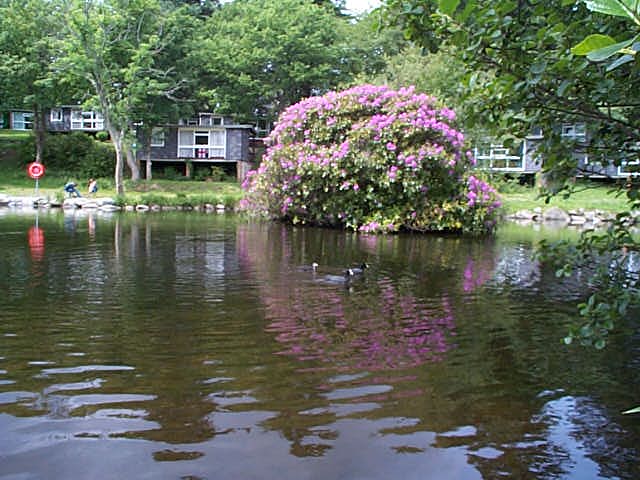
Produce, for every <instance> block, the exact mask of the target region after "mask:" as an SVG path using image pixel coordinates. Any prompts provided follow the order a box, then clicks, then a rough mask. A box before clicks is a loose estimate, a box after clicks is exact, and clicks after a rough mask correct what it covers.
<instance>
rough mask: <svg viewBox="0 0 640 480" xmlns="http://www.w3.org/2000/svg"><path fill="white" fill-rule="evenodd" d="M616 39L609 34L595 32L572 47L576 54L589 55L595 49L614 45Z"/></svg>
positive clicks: (572, 51)
mask: <svg viewBox="0 0 640 480" xmlns="http://www.w3.org/2000/svg"><path fill="white" fill-rule="evenodd" d="M615 43H616V41H615V40H614V39H613V38H611V37H610V36H609V35H601V34H599V33H594V34H592V35H589V36H588V37H587V38H585V39H584V40H582V41H581V42H580V43H579V44H577V45H576V46H575V47H573V48H572V49H571V53H573V54H574V55H588V54H589V53H591V52H593V51H594V50H600V49H602V48H605V47H609V46H611V45H614V44H615Z"/></svg>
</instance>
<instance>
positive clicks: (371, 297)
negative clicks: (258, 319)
mask: <svg viewBox="0 0 640 480" xmlns="http://www.w3.org/2000/svg"><path fill="white" fill-rule="evenodd" d="M267 230H268V229H267ZM271 231H272V230H271ZM286 232H287V230H286V229H283V230H281V233H282V234H283V235H286ZM265 233H266V232H264V231H260V230H256V231H250V230H245V229H243V228H239V229H238V237H237V248H238V258H239V261H240V263H241V265H243V266H244V267H247V268H248V269H249V271H251V272H252V273H251V274H252V275H258V276H259V277H260V278H259V282H258V284H259V290H260V299H261V301H262V304H263V305H264V315H265V320H266V321H267V326H266V327H265V330H266V331H267V332H268V333H270V334H273V335H274V337H275V340H276V341H277V342H278V343H279V344H280V345H281V348H280V349H279V351H277V352H276V353H277V354H279V355H284V356H289V357H293V358H295V359H296V360H299V361H309V362H313V363H312V364H310V365H305V368H311V369H329V370H334V371H335V370H337V371H353V370H362V369H366V370H383V369H397V368H406V367H412V366H417V365H422V364H424V363H427V362H435V361H439V360H441V359H442V358H443V355H444V354H445V353H446V352H447V351H449V350H450V349H451V348H452V347H453V345H452V343H451V337H453V336H455V328H456V326H455V321H454V318H453V309H452V308H451V306H450V304H449V299H448V297H447V296H446V294H444V295H441V296H440V298H439V300H436V301H435V303H434V302H433V300H434V299H433V298H431V299H429V303H428V304H427V303H426V302H425V301H423V300H422V299H420V298H419V297H417V296H415V295H414V294H413V293H412V292H411V291H410V290H407V289H406V288H403V287H401V286H399V285H398V284H396V283H395V282H393V281H392V280H391V279H389V278H384V277H383V278H379V279H377V281H376V282H375V283H372V284H370V285H369V286H368V287H367V290H366V292H362V294H361V295H349V294H346V293H345V289H344V285H343V284H333V285H332V284H326V283H319V282H315V281H312V280H311V279H310V277H309V276H308V273H306V274H304V276H302V277H300V278H299V280H300V281H296V280H295V279H294V280H293V281H292V278H291V271H292V267H291V266H290V261H291V258H292V255H293V254H292V252H291V250H290V245H291V242H290V241H288V239H286V238H283V239H282V242H280V243H279V246H278V243H277V242H267V241H266V240H265V238H266V237H267V236H268V235H265ZM360 239H362V238H360ZM375 239H376V237H371V239H370V241H371V242H373V243H375ZM273 259H281V263H279V265H280V269H281V270H277V271H274V270H273V266H274V265H276V264H275V263H274V261H273ZM288 265H289V266H288ZM287 272H288V273H287ZM374 278H375V277H371V279H372V282H373V279H374Z"/></svg>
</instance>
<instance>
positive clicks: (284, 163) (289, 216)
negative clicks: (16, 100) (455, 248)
mask: <svg viewBox="0 0 640 480" xmlns="http://www.w3.org/2000/svg"><path fill="white" fill-rule="evenodd" d="M269 140H270V143H271V146H270V148H269V150H268V152H267V155H266V156H265V158H264V160H263V163H262V165H261V166H260V168H259V169H258V170H257V172H255V171H254V172H250V174H249V175H248V177H247V182H246V184H245V186H246V188H247V189H248V194H247V198H246V199H245V202H244V208H245V209H246V210H248V211H250V212H252V213H260V214H265V215H267V216H270V217H272V218H278V219H281V220H285V221H288V222H292V223H310V224H314V225H322V226H331V227H340V228H348V229H353V230H357V231H361V232H394V231H398V230H401V229H403V230H416V231H435V230H438V231H443V230H444V231H465V232H473V233H483V232H487V231H491V230H492V229H493V227H494V225H495V215H496V209H497V207H499V202H498V201H497V199H496V196H495V190H494V189H493V188H491V187H490V186H489V185H488V184H487V183H486V182H484V181H482V180H481V179H479V178H476V177H474V176H473V175H469V172H468V170H469V168H470V167H471V165H472V158H471V153H470V152H465V151H464V149H463V135H462V134H461V133H460V132H459V131H458V130H456V129H455V113H454V112H453V111H452V110H450V109H448V108H446V107H443V106H441V105H440V104H439V103H438V102H437V100H436V99H435V98H434V97H429V96H427V95H425V94H416V93H415V92H414V90H413V88H405V89H401V90H398V91H394V90H391V89H390V88H388V87H374V86H372V85H362V86H358V87H354V88H352V89H349V90H346V91H343V92H340V93H336V92H329V93H328V94H326V95H324V96H322V97H311V98H308V99H306V100H304V101H302V102H300V103H298V104H296V105H293V106H292V107H290V108H288V109H287V110H285V112H283V114H282V115H281V116H280V118H279V121H278V126H277V127H276V129H275V130H274V131H273V133H272V135H271V137H270V139H269Z"/></svg>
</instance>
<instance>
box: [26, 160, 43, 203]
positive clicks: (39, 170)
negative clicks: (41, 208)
mask: <svg viewBox="0 0 640 480" xmlns="http://www.w3.org/2000/svg"><path fill="white" fill-rule="evenodd" d="M27 173H28V174H29V176H30V177H31V178H33V179H34V180H35V181H36V195H38V180H39V179H40V177H42V176H43V175H44V165H43V164H41V163H40V162H32V163H30V164H29V165H27Z"/></svg>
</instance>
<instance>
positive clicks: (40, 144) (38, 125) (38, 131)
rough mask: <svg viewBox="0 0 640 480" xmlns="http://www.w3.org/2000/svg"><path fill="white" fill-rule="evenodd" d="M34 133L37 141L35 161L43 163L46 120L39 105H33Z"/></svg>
mask: <svg viewBox="0 0 640 480" xmlns="http://www.w3.org/2000/svg"><path fill="white" fill-rule="evenodd" d="M33 117H34V118H33V135H34V137H35V143H36V158H35V161H36V162H38V163H42V156H43V155H42V154H43V152H44V141H45V138H46V133H47V132H46V124H45V123H46V122H45V121H44V113H43V112H42V109H41V108H40V107H39V106H38V105H34V107H33Z"/></svg>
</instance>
